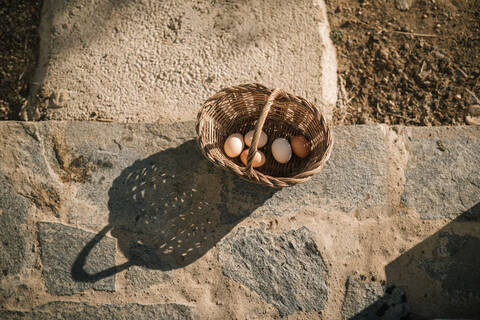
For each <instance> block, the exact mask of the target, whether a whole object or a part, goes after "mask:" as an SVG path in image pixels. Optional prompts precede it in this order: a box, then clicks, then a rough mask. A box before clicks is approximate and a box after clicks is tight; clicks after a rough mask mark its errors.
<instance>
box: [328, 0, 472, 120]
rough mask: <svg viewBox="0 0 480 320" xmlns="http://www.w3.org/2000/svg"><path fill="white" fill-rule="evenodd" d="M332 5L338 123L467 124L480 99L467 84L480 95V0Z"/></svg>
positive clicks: (337, 0) (341, 0)
mask: <svg viewBox="0 0 480 320" xmlns="http://www.w3.org/2000/svg"><path fill="white" fill-rule="evenodd" d="M403 2H408V1H403ZM327 5H328V9H329V20H330V27H331V30H332V31H331V38H332V40H333V41H334V42H335V45H336V47H337V59H338V65H339V70H338V73H339V84H340V101H339V103H338V106H339V108H337V110H336V113H335V115H334V123H335V124H355V123H369V122H381V123H386V124H405V125H419V126H437V125H459V124H464V123H465V116H466V113H467V110H468V108H469V106H470V105H471V104H472V103H474V102H475V101H474V100H473V98H472V95H471V94H470V93H469V92H468V90H470V91H471V92H474V93H476V95H477V96H480V78H479V75H480V51H479V48H480V1H478V0H414V1H413V5H412V6H411V8H410V9H409V10H407V11H400V10H398V9H397V8H396V7H395V1H393V0H391V1H386V0H382V1H368V0H363V1H362V0H359V1H352V0H328V1H327ZM342 86H343V88H344V90H343V89H342ZM467 89H468V90H467Z"/></svg>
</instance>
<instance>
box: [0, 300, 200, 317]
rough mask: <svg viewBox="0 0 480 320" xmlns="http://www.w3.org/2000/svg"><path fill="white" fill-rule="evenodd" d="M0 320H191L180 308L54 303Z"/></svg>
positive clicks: (186, 310) (184, 308) (1, 313)
mask: <svg viewBox="0 0 480 320" xmlns="http://www.w3.org/2000/svg"><path fill="white" fill-rule="evenodd" d="M0 319H12V320H13V319H15V320H16V319H25V320H30V319H31V320H48V319H58V320H63V319H65V320H94V319H105V320H109V319H112V320H114V319H124V320H129V319H132V320H133V319H135V320H137V319H138V320H147V319H148V320H150V319H161V320H167V319H172V320H189V319H194V317H193V315H192V312H191V308H190V307H188V306H185V305H180V304H174V303H171V304H152V305H142V304H137V303H129V304H125V305H118V304H106V305H101V306H94V305H90V304H86V303H82V302H63V301H54V302H50V303H47V304H45V305H41V306H39V307H36V308H34V309H33V310H32V311H31V312H19V311H0Z"/></svg>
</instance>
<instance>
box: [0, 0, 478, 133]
mask: <svg viewBox="0 0 480 320" xmlns="http://www.w3.org/2000/svg"><path fill="white" fill-rule="evenodd" d="M41 2H42V1H41V0H17V1H9V0H0V21H3V22H4V23H3V26H2V28H1V31H0V40H1V42H2V44H3V46H2V47H1V48H0V120H19V111H20V109H21V107H22V105H23V104H24V103H26V97H27V94H28V87H29V81H30V79H31V77H32V76H33V72H34V69H35V66H36V63H37V53H38V43H39V39H38V26H39V21H40V11H41V10H40V9H41ZM407 2H408V1H407ZM327 6H328V8H329V20H330V24H331V38H332V40H333V41H334V43H335V45H336V48H337V57H338V64H339V73H338V74H339V88H340V90H339V91H340V94H339V101H338V103H337V106H338V108H337V109H336V110H335V114H334V119H333V122H334V124H358V123H371V122H380V123H387V124H404V125H421V126H423V125H426V126H430V125H460V124H465V117H466V116H467V113H468V108H469V106H470V105H472V104H473V103H475V100H474V98H473V95H472V94H470V93H469V91H471V92H472V93H474V94H476V95H477V96H480V51H479V50H478V48H480V0H416V1H413V5H412V7H411V8H410V9H409V10H407V11H400V10H398V9H397V8H396V7H395V1H393V0H392V1H386V0H382V1H366V0H363V1H362V0H358V1H352V0H327Z"/></svg>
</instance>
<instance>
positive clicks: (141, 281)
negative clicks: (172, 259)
mask: <svg viewBox="0 0 480 320" xmlns="http://www.w3.org/2000/svg"><path fill="white" fill-rule="evenodd" d="M125 278H126V279H127V281H128V283H129V284H130V285H131V286H132V287H134V288H135V289H145V288H148V287H150V286H154V285H156V284H159V283H165V282H167V281H169V280H170V278H171V277H170V275H169V273H168V272H164V271H161V270H151V269H148V268H144V267H139V266H132V267H130V268H129V269H128V271H127V273H126V274H125Z"/></svg>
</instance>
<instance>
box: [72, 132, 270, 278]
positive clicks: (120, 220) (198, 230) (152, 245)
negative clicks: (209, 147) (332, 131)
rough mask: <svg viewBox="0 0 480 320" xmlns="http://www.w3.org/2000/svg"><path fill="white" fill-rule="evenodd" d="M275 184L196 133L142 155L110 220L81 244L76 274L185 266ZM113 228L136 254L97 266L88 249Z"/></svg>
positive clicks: (115, 191)
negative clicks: (226, 165)
mask: <svg viewBox="0 0 480 320" xmlns="http://www.w3.org/2000/svg"><path fill="white" fill-rule="evenodd" d="M275 192H276V190H275V189H271V188H267V187H264V186H260V185H255V184H252V183H249V182H246V181H243V180H241V179H240V178H238V177H236V176H234V175H233V174H230V173H228V172H225V171H224V170H221V169H219V168H216V167H214V166H213V165H212V164H210V163H209V162H208V161H207V160H206V159H205V158H204V157H203V156H202V155H201V153H200V152H199V150H198V148H197V146H196V143H195V141H194V140H190V141H188V142H185V143H183V144H182V145H180V146H179V147H176V148H170V149H167V150H165V151H162V152H159V153H157V154H154V155H152V156H150V157H148V158H145V159H143V160H137V161H135V162H134V163H133V164H132V165H131V166H129V167H127V168H126V169H124V170H123V171H122V173H121V174H120V176H118V177H117V178H116V179H115V180H114V181H113V183H112V187H111V188H110V190H109V202H108V207H109V211H110V216H109V224H108V225H107V226H106V227H105V228H104V229H103V230H102V231H100V232H99V233H98V234H97V236H96V237H94V238H93V239H92V240H91V241H90V242H89V243H88V244H87V245H86V246H85V247H84V249H83V250H82V252H80V254H79V255H78V257H77V259H76V261H75V263H74V265H73V266H72V270H71V272H72V277H73V278H74V279H75V280H76V281H86V282H94V281H98V280H100V279H102V278H105V277H108V276H111V275H113V274H115V273H117V272H120V271H122V270H124V269H126V268H128V267H129V266H132V265H138V266H142V267H145V268H149V269H159V270H164V271H167V270H172V269H177V268H182V267H185V266H187V265H189V264H191V263H193V262H195V261H196V260H197V259H199V258H201V257H202V256H203V255H204V254H205V253H206V252H208V251H209V250H210V249H211V248H212V247H214V246H215V245H216V244H217V243H218V242H219V241H220V240H221V239H222V238H223V237H224V236H225V235H226V234H228V233H229V232H230V231H231V230H232V228H234V227H235V226H236V225H237V224H238V223H239V222H240V221H242V220H243V219H244V218H246V217H247V216H248V215H249V214H250V213H252V212H253V211H254V210H255V209H256V208H258V207H259V206H261V205H262V204H263V203H264V202H265V201H266V200H267V199H269V198H270V197H271V196H273V194H274V193H275ZM108 231H111V234H112V236H114V237H115V238H117V241H118V246H119V249H120V250H121V251H122V253H123V254H124V255H125V256H126V257H127V258H128V261H127V262H126V263H124V264H122V265H118V266H113V267H111V268H110V269H107V270H103V271H101V272H97V273H95V274H89V273H87V272H86V271H85V263H86V259H87V257H88V254H89V252H90V251H91V249H92V248H93V247H94V246H95V245H96V244H97V243H98V242H99V241H100V240H101V239H102V238H103V236H105V234H106V233H107V232H108Z"/></svg>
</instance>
